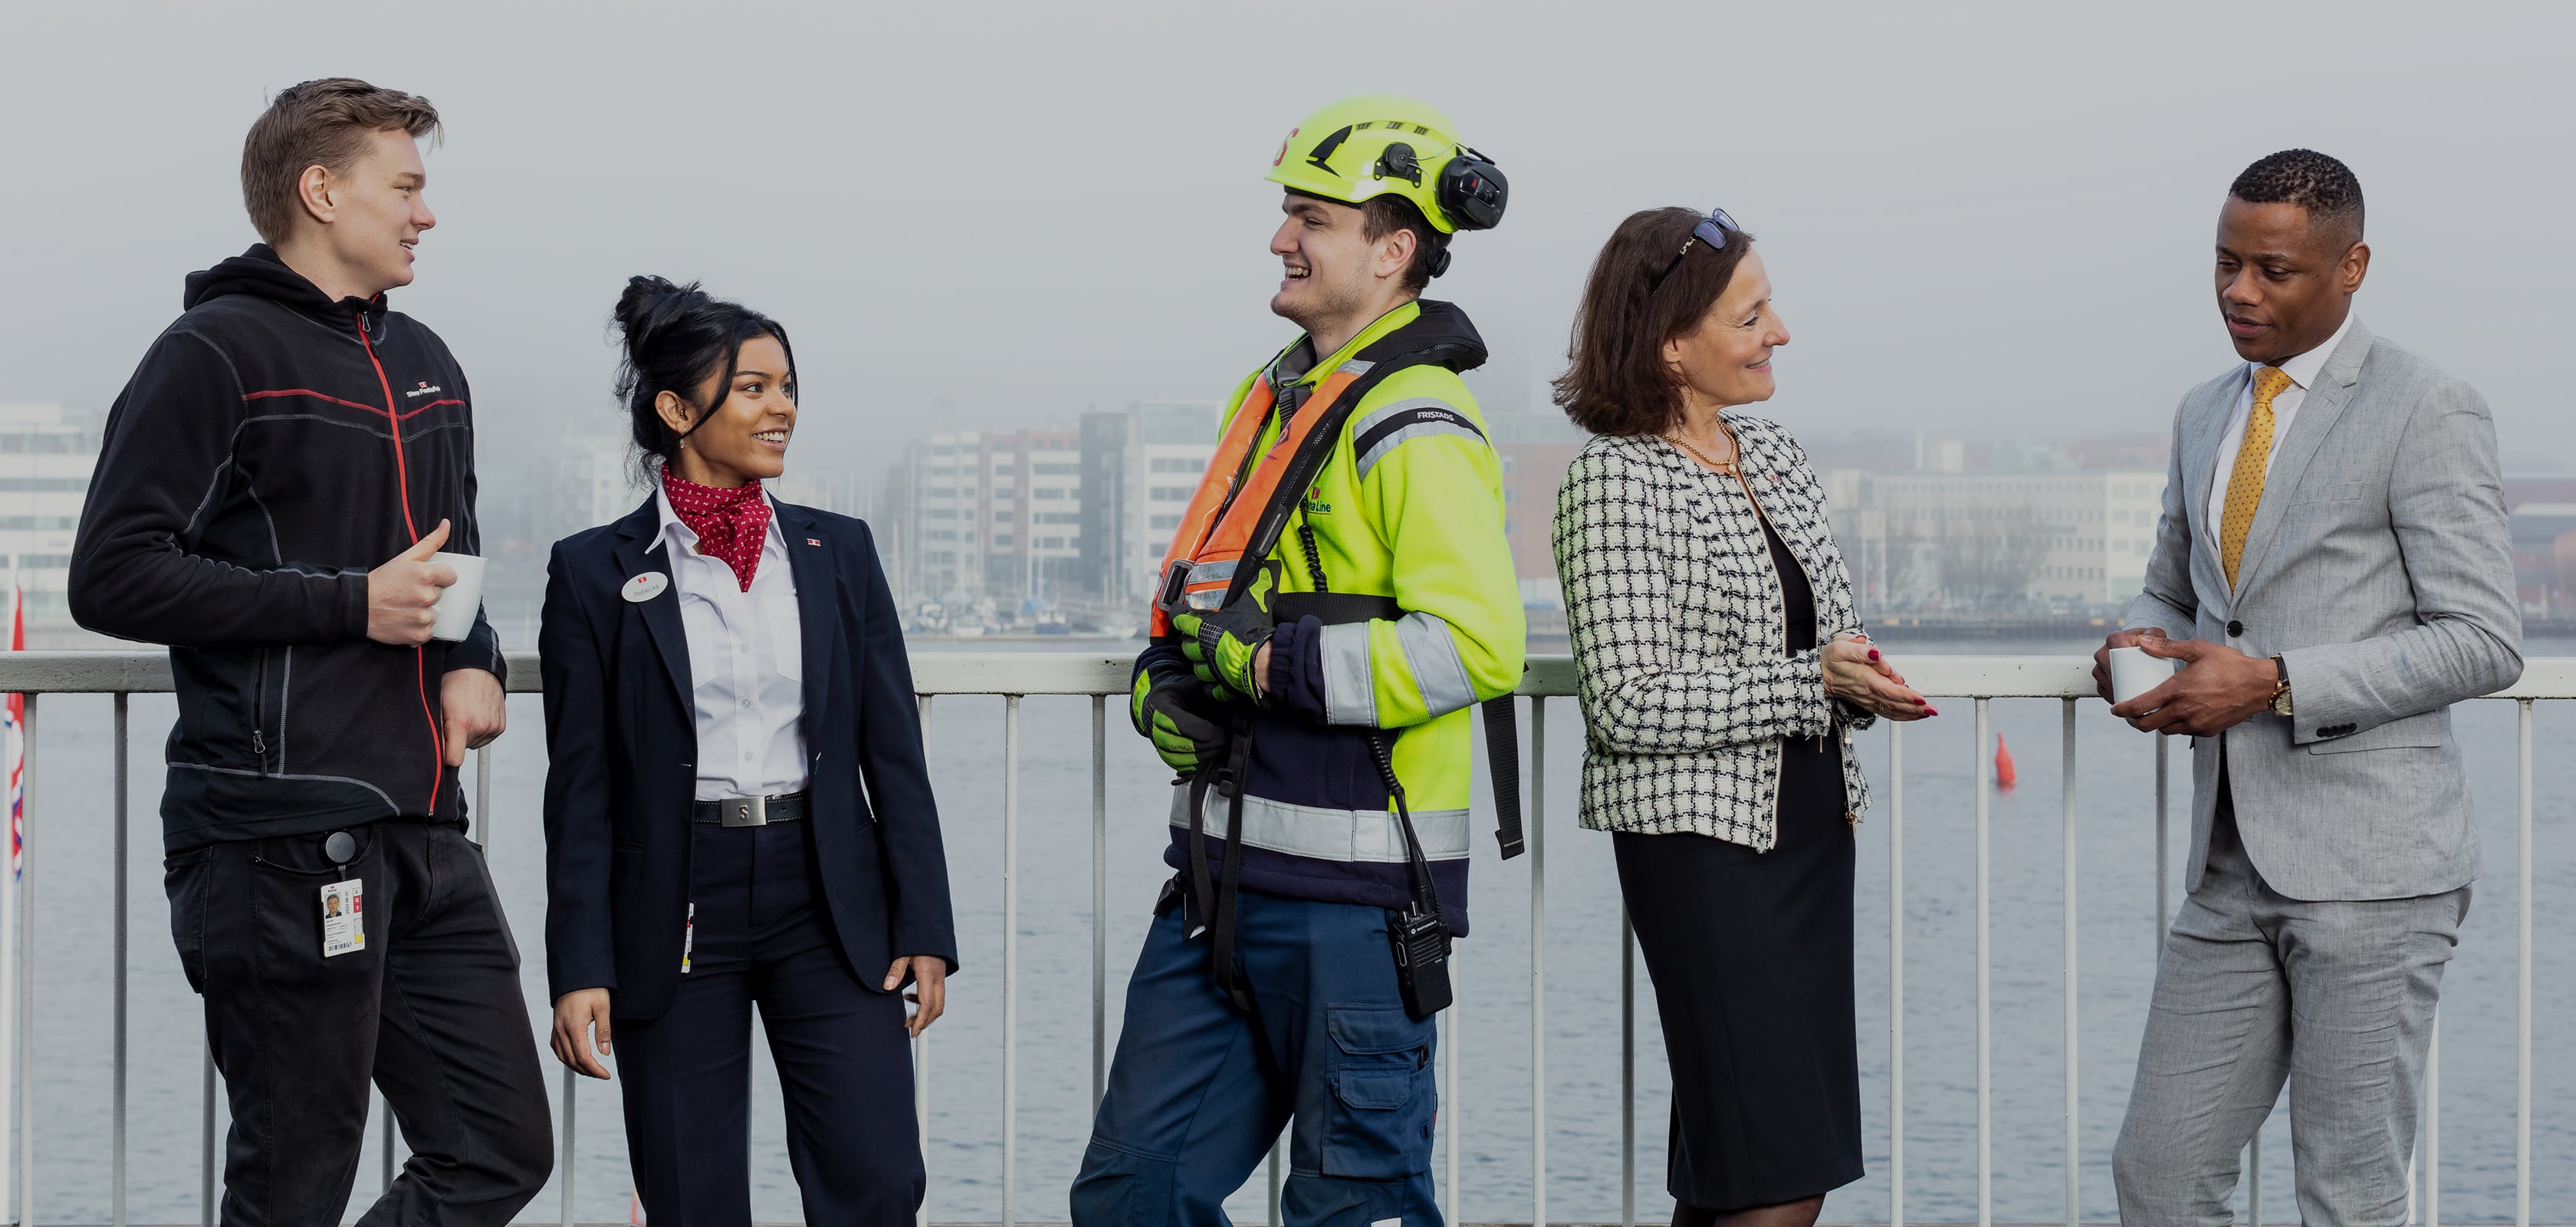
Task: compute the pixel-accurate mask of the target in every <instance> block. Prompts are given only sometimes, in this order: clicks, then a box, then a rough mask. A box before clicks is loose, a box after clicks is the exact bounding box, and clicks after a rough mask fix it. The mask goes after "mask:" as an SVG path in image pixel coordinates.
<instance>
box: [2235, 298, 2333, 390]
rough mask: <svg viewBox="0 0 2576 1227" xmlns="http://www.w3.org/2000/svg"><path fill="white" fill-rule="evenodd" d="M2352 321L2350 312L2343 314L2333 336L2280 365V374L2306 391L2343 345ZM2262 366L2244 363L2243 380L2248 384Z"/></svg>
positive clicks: (2260, 364) (2261, 364) (2257, 363)
mask: <svg viewBox="0 0 2576 1227" xmlns="http://www.w3.org/2000/svg"><path fill="white" fill-rule="evenodd" d="M2352 320H2353V314H2352V312H2350V311H2346V312H2344V316H2343V326H2342V327H2339V328H2337V329H2335V330H2334V335H2333V336H2330V337H2327V338H2326V343H2325V344H2323V345H2320V346H2318V347H2316V348H2315V349H2312V350H2309V351H2308V352H2306V353H2304V354H2301V355H2299V356H2298V357H2296V358H2292V359H2290V360H2289V361H2287V362H2284V363H2282V364H2281V373H2282V374H2284V375H2287V376H2289V377H2290V382H2292V383H2295V384H2297V385H2299V390H2300V391H2302V392H2304V391H2306V390H2307V389H2308V388H2309V387H2310V386H2312V385H2314V384H2315V383H2316V381H2317V374H2318V372H2320V371H2323V370H2325V367H2326V359H2328V358H2331V357H2333V356H2334V351H2335V347H2336V346H2338V345H2341V344H2343V335H2344V334H2345V333H2347V332H2350V331H2352ZM2263 366H2264V364H2263V363H2260V362H2248V363H2246V364H2245V378H2246V379H2247V380H2248V381H2249V382H2250V381H2251V380H2252V379H2253V378H2254V376H2256V375H2258V374H2260V373H2261V372H2262V370H2263Z"/></svg>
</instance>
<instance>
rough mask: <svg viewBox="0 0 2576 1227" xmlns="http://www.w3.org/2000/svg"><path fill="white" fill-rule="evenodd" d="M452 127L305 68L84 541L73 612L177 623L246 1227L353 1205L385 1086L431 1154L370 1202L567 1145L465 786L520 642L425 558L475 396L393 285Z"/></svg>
mask: <svg viewBox="0 0 2576 1227" xmlns="http://www.w3.org/2000/svg"><path fill="white" fill-rule="evenodd" d="M437 130H438V112H437V111H436V110H435V109H433V108H432V107H431V106H430V105H429V103H428V101H427V100H426V99H422V98H418V97H415V96H413V95H410V94H405V93H401V92H399V91H395V90H386V89H378V88H376V87H374V86H371V85H368V84H367V83H365V82H363V81H356V80H350V79H346V78H336V79H330V80H322V81H308V82H306V83H304V84H302V85H298V86H294V87H292V88H290V89H287V90H285V91H283V92H281V93H280V94H278V96H277V98H276V99H275V101H274V102H273V103H272V104H271V105H270V107H269V109H268V111H267V113H266V114H264V115H262V116H261V117H260V119H259V120H258V121H257V122H256V123H254V124H253V125H252V126H251V131H250V136H249V139H248V140H247V141H246V142H245V144H244V147H243V151H242V192H243V196H244V197H245V200H246V202H247V203H248V205H249V208H250V213H251V220H252V222H253V223H254V224H255V225H256V226H257V228H258V230H259V232H260V236H261V237H262V238H263V239H265V240H267V242H265V243H263V244H260V245H257V246H254V247H252V248H251V249H250V250H249V251H248V252H247V253H245V254H243V255H240V256H236V257H234V258H232V259H229V260H225V261H223V262H222V263H220V264H218V265H216V266H215V267H214V268H212V269H208V270H206V271H205V272H201V273H196V274H193V275H191V276H190V277H189V278H188V293H187V311H186V314H184V315H181V316H180V317H179V320H178V322H177V323H174V324H172V325H171V326H170V327H169V328H168V329H167V330H166V331H164V332H163V333H162V334H161V336H160V338H159V339H158V340H156V341H155V342H153V345H152V348H151V350H150V351H149V352H147V353H146V354H145V355H144V358H143V362H142V365H141V366H140V367H139V368H137V369H136V371H135V373H134V378H133V380H132V381H131V382H130V383H128V384H127V385H126V388H125V391H124V392H123V393H122V394H121V395H119V396H118V397H117V400H116V404H115V407H114V409H113V410H111V411H110V413H109V415H108V420H107V430H106V436H105V440H104V443H103V445H102V447H101V449H100V454H99V463H98V469H97V474H96V476H95V477H93V478H92V480H91V484H90V493H89V502H88V505H87V507H86V508H84V510H83V512H82V515H81V526H80V538H79V541H78V542H77V544H76V545H75V546H74V547H73V553H72V567H71V592H70V597H71V608H72V614H73V616H74V617H76V618H78V619H79V620H80V622H81V624H82V625H84V626H87V627H90V628H91V629H94V630H99V631H104V632H106V633H108V634H112V635H118V636H122V637H124V638H128V639H140V640H145V641H148V642H153V643H164V644H168V645H170V664H171V671H172V673H173V674H174V676H175V678H176V681H177V688H178V696H179V723H178V727H176V728H174V729H172V730H171V733H170V743H169V763H170V775H169V782H168V785H167V787H166V788H165V790H164V792H163V794H162V800H161V818H162V829H163V838H164V843H165V850H166V852H167V853H168V861H167V885H168V889H169V894H170V921H171V926H170V927H171V933H172V936H173V938H174V939H175V940H176V942H177V944H178V947H179V959H180V964H181V966H183V967H184V968H185V969H186V971H187V975H188V980H189V983H190V985H191V986H193V987H194V988H195V989H196V990H197V991H198V992H199V993H201V994H203V995H204V997H205V999H206V1036H207V1040H208V1043H209V1045H210V1046H211V1048H212V1050H213V1053H214V1058H215V1063H216V1065H217V1067H218V1068H220V1069H222V1070H223V1073H224V1081H225V1086H226V1089H227V1092H228V1094H229V1095H230V1097H231V1101H232V1114H233V1126H232V1135H231V1139H230V1144H229V1146H228V1147H227V1150H226V1160H225V1168H224V1202H223V1221H224V1222H225V1223H226V1224H250V1225H256V1227H268V1225H270V1224H278V1225H286V1224H294V1225H299V1227H301V1225H305V1224H310V1225H313V1227H328V1225H331V1224H337V1223H338V1222H340V1214H341V1211H342V1209H343V1208H344V1207H345V1206H346V1205H347V1203H348V1199H349V1192H350V1186H351V1182H352V1180H353V1179H354V1177H355V1176H356V1173H357V1164H358V1150H359V1141H360V1138H361V1136H362V1135H363V1134H364V1132H365V1129H366V1121H367V1099H368V1089H367V1088H368V1083H369V1081H370V1080H371V1079H372V1081H373V1082H374V1083H375V1085H376V1086H378V1087H381V1088H382V1089H383V1091H384V1093H385V1098H386V1100H387V1102H388V1103H390V1104H391V1105H392V1107H393V1111H394V1115H395V1116H396V1117H397V1118H398V1119H399V1120H400V1122H401V1126H402V1132H403V1137H404V1139H405V1140H406V1141H407V1142H409V1143H410V1145H411V1148H412V1158H411V1161H410V1162H409V1163H407V1164H405V1165H404V1168H403V1171H402V1174H401V1176H400V1177H399V1178H398V1179H396V1180H395V1181H394V1183H393V1187H391V1188H389V1189H387V1190H386V1191H385V1193H384V1195H383V1196H382V1197H381V1198H379V1199H377V1201H376V1203H375V1204H374V1206H372V1207H371V1208H369V1209H368V1210H367V1212H366V1214H365V1216H364V1217H362V1218H361V1219H360V1220H359V1222H361V1223H364V1224H370V1225H374V1224H392V1223H402V1224H405V1225H406V1227H409V1225H411V1224H455V1225H458V1227H482V1225H494V1227H497V1225H498V1224H503V1223H507V1222H509V1221H510V1218H511V1216H512V1215H513V1214H515V1213H516V1212H517V1211H518V1210H519V1208H520V1207H521V1206H524V1205H526V1204H527V1202H528V1199H529V1198H531V1197H534V1196H535V1195H536V1192H537V1190H538V1188H539V1187H540V1186H541V1185H543V1184H544V1183H545V1179H546V1176H547V1174H548V1172H549V1170H550V1169H551V1167H552V1164H553V1145H552V1138H551V1136H550V1130H549V1128H548V1125H547V1108H546V1097H545V1089H544V1084H543V1082H542V1081H541V1079H540V1076H539V1073H538V1069H537V1058H536V1046H535V1043H534V1041H533V1039H532V1038H531V1035H530V1031H529V1025H528V1015H527V1007H526V1004H525V1001H524V999H523V998H522V997H521V995H520V989H519V979H518V948H517V946H516V944H515V943H514V942H513V941H512V940H511V937H510V931H509V926H508V922H507V920H506V919H505V918H504V917H503V915H502V912H501V904H500V900H499V898H498V896H497V895H496V894H495V893H494V891H493V888H492V879H491V875H490V874H489V873H487V872H486V871H485V869H484V865H483V859H482V853H481V851H480V850H479V849H477V848H476V847H475V846H474V845H473V844H472V843H471V842H469V841H468V840H467V839H466V837H465V821H466V814H465V805H464V798H463V796H462V795H461V793H460V792H459V790H458V787H457V768H458V767H459V766H461V765H462V764H463V763H464V761H465V752H466V751H467V750H468V749H470V748H472V747H476V746H480V745H483V744H485V743H487V742H489V741H490V740H491V739H492V738H494V737H497V736H499V735H500V733H501V729H502V723H503V719H502V684H501V679H502V672H503V666H502V660H501V650H500V642H499V640H498V638H497V637H496V636H495V635H494V634H493V633H492V627H491V625H490V623H489V622H488V621H486V620H484V619H483V618H482V617H481V616H480V615H479V614H478V616H477V617H476V619H475V623H474V629H473V632H472V633H471V634H470V635H469V636H468V637H467V638H466V639H465V640H463V641H462V642H456V643H447V642H441V641H439V640H435V639H432V638H430V629H431V624H432V622H433V618H432V615H431V608H432V606H433V605H434V604H435V603H436V601H437V599H438V597H439V594H440V591H441V589H443V588H445V587H446V586H447V585H450V584H453V583H455V582H456V573H455V570H454V569H453V568H451V567H448V566H445V565H443V564H439V563H436V562H433V561H431V559H430V556H431V555H432V554H433V553H435V552H436V551H438V550H440V549H442V548H449V547H452V548H454V549H455V550H456V551H458V552H461V553H469V554H471V553H479V552H480V551H481V541H480V539H479V536H478V535H477V533H476V531H475V524H474V494H475V486H474V429H473V415H472V397H471V395H470V394H469V393H468V392H467V391H466V384H465V375H464V372H462V371H460V370H459V369H457V366H456V360H455V359H454V358H453V357H452V356H451V355H449V353H448V352H447V347H446V345H444V344H443V343H441V342H440V341H439V339H438V337H437V336H436V335H435V334H433V333H431V332H430V331H429V330H428V329H427V328H424V327H422V326H420V325H419V324H418V323H415V322H413V321H412V320H411V319H410V318H408V317H406V316H402V315H397V314H394V313H392V312H390V311H388V310H387V309H386V307H385V297H384V294H385V291H386V290H389V289H391V288H393V287H395V286H400V285H408V284H410V283H411V279H412V272H411V262H412V247H413V245H414V244H416V243H417V242H418V241H419V239H420V235H421V233H422V232H423V231H426V230H428V229H429V228H430V227H431V226H433V225H435V224H436V218H434V217H433V216H431V214H430V212H429V207H428V206H427V205H426V204H425V203H423V202H422V199H421V189H422V186H423V184H424V181H425V179H426V172H425V170H424V169H423V167H422V164H421V159H420V150H419V147H418V144H417V142H418V140H419V138H421V137H424V136H429V135H431V134H433V133H435V132H436V131H437ZM334 895H336V896H337V897H338V899H339V900H340V901H342V902H343V903H344V911H345V913H347V915H343V916H340V917H334V916H332V915H331V914H330V903H329V902H326V898H328V897H330V896H334ZM351 917H354V918H355V919H356V921H357V922H358V925H362V926H363V929H362V930H357V926H353V925H352V924H351ZM353 930H357V931H354V932H353Z"/></svg>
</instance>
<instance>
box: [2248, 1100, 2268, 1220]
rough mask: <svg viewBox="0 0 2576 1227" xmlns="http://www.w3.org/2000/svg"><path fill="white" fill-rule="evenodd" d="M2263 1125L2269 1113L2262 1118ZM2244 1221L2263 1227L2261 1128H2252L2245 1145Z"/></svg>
mask: <svg viewBox="0 0 2576 1227" xmlns="http://www.w3.org/2000/svg"><path fill="white" fill-rule="evenodd" d="M2263 1120H2264V1123H2265V1124H2269V1123H2270V1122H2271V1120H2272V1117H2271V1113H2270V1112H2269V1111H2266V1112H2265V1113H2264V1116H2263ZM2245 1221H2246V1223H2247V1224H2249V1225H2250V1227H2263V1126H2262V1125H2256V1126H2255V1127H2254V1140H2252V1141H2250V1142H2247V1143H2246V1144H2245Z"/></svg>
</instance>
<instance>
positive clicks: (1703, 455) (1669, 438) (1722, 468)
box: [1664, 425, 1744, 474]
mask: <svg viewBox="0 0 2576 1227" xmlns="http://www.w3.org/2000/svg"><path fill="white" fill-rule="evenodd" d="M1718 429H1719V430H1726V428H1725V426H1724V425H1720V426H1719V427H1718ZM1664 441H1665V442H1667V443H1670V444H1672V445H1673V446H1675V447H1678V448H1680V449H1682V450H1683V451H1686V452H1689V453H1690V454H1691V455H1693V456H1695V457H1697V458H1698V459H1699V462H1700V463H1701V464H1704V465H1707V466H1708V467H1710V468H1712V469H1715V470H1717V471H1718V472H1720V473H1729V474H1732V473H1734V472H1736V467H1735V460H1734V459H1733V458H1732V457H1730V458H1728V459H1725V460H1712V459H1710V458H1709V454H1708V453H1707V452H1703V451H1701V450H1699V448H1698V446H1697V445H1695V444H1693V443H1692V442H1691V441H1690V440H1688V439H1685V438H1683V437H1682V436H1681V434H1680V433H1679V432H1675V433H1673V434H1669V435H1665V436H1664ZM1726 441H1727V442H1729V443H1733V442H1735V432H1733V431H1731V430H1730V431H1726ZM1735 451H1736V455H1738V456H1741V455H1743V454H1744V449H1743V448H1742V447H1741V446H1738V447H1737V448H1736V449H1735Z"/></svg>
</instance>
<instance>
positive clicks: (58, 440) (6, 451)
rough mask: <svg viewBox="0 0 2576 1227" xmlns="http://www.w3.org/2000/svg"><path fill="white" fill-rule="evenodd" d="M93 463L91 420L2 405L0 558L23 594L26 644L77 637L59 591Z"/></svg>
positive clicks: (68, 412)
mask: <svg viewBox="0 0 2576 1227" xmlns="http://www.w3.org/2000/svg"><path fill="white" fill-rule="evenodd" d="M97 465H98V421H97V416H96V415H95V414H92V413H90V412H89V411H87V410H83V409H69V408H65V407H63V406H61V405H29V404H0V554H6V555H7V556H8V560H10V561H13V562H14V563H15V564H16V566H17V571H18V584H19V586H20V587H21V588H22V589H23V590H24V591H25V592H26V610H27V637H28V641H29V642H30V643H33V644H37V645H40V646H41V645H51V644H57V643H61V642H63V641H65V640H67V639H79V638H81V637H82V633H81V631H80V630H79V628H78V627H77V626H75V625H74V624H73V623H72V618H71V609H70V607H69V606H68V605H67V604H65V602H64V598H63V591H64V588H65V586H66V584H67V581H68V579H69V577H70V574H71V565H72V537H73V535H74V533H75V531H76V530H78V529H79V528H80V514H81V502H82V500H83V499H85V498H87V497H88V496H89V479H90V472H91V470H92V469H94V468H96V467H97ZM0 582H5V581H0Z"/></svg>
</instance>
